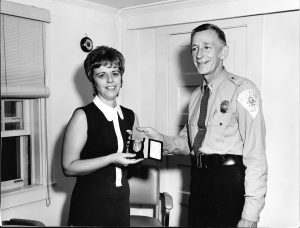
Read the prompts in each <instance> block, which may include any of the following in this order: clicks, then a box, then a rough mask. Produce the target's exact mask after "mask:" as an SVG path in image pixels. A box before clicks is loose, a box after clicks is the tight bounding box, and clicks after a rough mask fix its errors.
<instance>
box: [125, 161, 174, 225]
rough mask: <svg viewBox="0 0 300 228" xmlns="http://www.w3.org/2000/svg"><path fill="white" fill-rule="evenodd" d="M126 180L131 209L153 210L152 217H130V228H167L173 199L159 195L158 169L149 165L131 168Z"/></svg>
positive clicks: (166, 194) (165, 194)
mask: <svg viewBox="0 0 300 228" xmlns="http://www.w3.org/2000/svg"><path fill="white" fill-rule="evenodd" d="M128 180H129V186H130V205H131V206H132V207H138V208H152V209H153V216H152V217H149V216H141V215H131V216H130V226H134V227H142V226H150V227H153V226H167V227H168V226H169V216H170V210H171V209H172V208H173V199H172V197H171V196H170V195H169V194H168V193H166V192H163V193H160V191H159V169H158V168H157V167H155V166H151V165H139V166H137V167H133V168H131V169H130V170H129V172H128ZM159 212H160V213H159ZM159 214H161V216H160V215H159Z"/></svg>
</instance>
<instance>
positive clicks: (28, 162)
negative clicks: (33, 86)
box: [1, 99, 46, 193]
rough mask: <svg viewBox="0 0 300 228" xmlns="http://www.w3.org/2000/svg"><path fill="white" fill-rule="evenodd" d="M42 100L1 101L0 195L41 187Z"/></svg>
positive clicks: (42, 144) (43, 146)
mask: <svg viewBox="0 0 300 228" xmlns="http://www.w3.org/2000/svg"><path fill="white" fill-rule="evenodd" d="M44 110H45V102H44V100H43V99H2V100H1V191H2V192H4V193H5V192H10V191H12V190H18V189H20V188H21V187H26V186H33V185H41V184H43V183H44V182H45V177H43V176H42V173H43V169H44V168H45V167H43V165H42V164H43V161H42V160H41V159H42V157H43V153H42V152H45V151H46V144H45V136H46V128H45V117H44V114H45V113H44Z"/></svg>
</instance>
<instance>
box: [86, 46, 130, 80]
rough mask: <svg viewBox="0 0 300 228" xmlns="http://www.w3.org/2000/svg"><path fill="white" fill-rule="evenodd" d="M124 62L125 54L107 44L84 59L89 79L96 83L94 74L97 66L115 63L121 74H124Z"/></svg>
mask: <svg viewBox="0 0 300 228" xmlns="http://www.w3.org/2000/svg"><path fill="white" fill-rule="evenodd" d="M124 64H125V59H124V56H123V55H122V54H121V53H120V52H119V51H118V50H116V49H114V48H111V47H107V46H99V47H96V48H95V49H93V50H92V51H91V52H90V53H89V54H88V55H87V57H86V59H85V61H84V70H85V74H86V76H87V78H88V80H89V81H90V82H91V83H92V84H94V79H93V74H94V69H95V68H99V67H100V66H114V65H115V66H117V67H118V68H119V71H120V73H121V76H123V74H124V71H125V66H124Z"/></svg>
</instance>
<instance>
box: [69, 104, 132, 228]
mask: <svg viewBox="0 0 300 228" xmlns="http://www.w3.org/2000/svg"><path fill="white" fill-rule="evenodd" d="M82 109H83V110H84V112H85V114H86V117H87V123H88V132H87V134H88V137H87V142H86V145H85V146H84V148H83V150H82V152H81V156H80V157H81V159H89V158H96V157H100V156H105V155H109V154H112V153H116V152H117V150H118V143H117V136H116V134H115V130H114V126H113V121H107V119H106V118H105V116H104V114H103V113H102V111H100V109H98V107H97V106H96V105H95V104H94V103H90V104H88V105H87V106H85V107H83V108H82ZM121 109H122V112H123V116H124V119H123V120H122V119H121V118H120V117H119V124H120V130H121V133H122V137H123V141H124V149H123V153H124V152H125V143H126V139H127V137H128V136H127V135H126V134H127V132H126V130H132V127H133V123H134V113H133V111H132V110H130V109H127V108H124V107H122V106H121ZM115 168H116V166H115V165H114V164H110V165H108V166H106V167H103V168H101V169H99V170H97V171H95V172H93V173H91V174H88V175H84V176H78V177H77V179H76V184H75V187H74V189H73V193H72V197H71V204H70V212H69V221H68V225H74V226H129V225H130V220H129V214H130V208H129V185H128V181H127V170H126V169H125V168H122V186H120V187H116V184H115V179H116V169H115Z"/></svg>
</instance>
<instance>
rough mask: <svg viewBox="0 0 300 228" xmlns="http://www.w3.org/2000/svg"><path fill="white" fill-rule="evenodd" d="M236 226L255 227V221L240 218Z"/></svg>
mask: <svg viewBox="0 0 300 228" xmlns="http://www.w3.org/2000/svg"><path fill="white" fill-rule="evenodd" d="M237 227H251V228H252V227H257V222H252V221H249V220H246V219H240V221H239V223H238V224H237Z"/></svg>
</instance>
